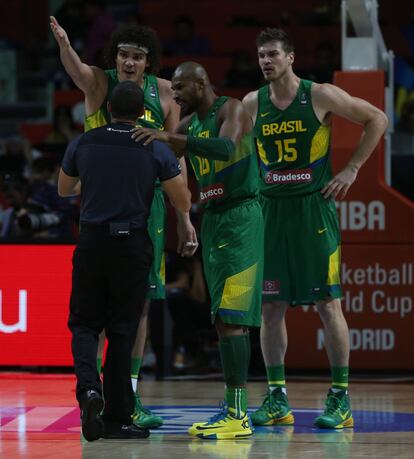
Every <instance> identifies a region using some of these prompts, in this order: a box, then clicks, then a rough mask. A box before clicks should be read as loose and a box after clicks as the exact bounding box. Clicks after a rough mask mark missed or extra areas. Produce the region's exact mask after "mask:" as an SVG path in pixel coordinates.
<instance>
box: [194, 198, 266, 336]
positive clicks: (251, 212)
mask: <svg viewBox="0 0 414 459" xmlns="http://www.w3.org/2000/svg"><path fill="white" fill-rule="evenodd" d="M201 242H202V250H203V265H204V273H205V276H206V281H207V286H208V290H209V293H210V297H211V321H212V323H214V321H215V319H216V314H219V316H220V318H221V320H222V321H223V322H224V323H227V324H235V325H245V326H247V327H259V326H260V322H261V310H262V308H261V283H262V276H263V216H262V211H261V208H260V204H259V202H258V200H257V199H253V200H251V201H245V202H242V203H240V204H238V205H237V206H235V207H232V208H230V209H227V210H223V211H219V212H217V211H212V210H206V211H205V212H204V215H203V223H202V227H201Z"/></svg>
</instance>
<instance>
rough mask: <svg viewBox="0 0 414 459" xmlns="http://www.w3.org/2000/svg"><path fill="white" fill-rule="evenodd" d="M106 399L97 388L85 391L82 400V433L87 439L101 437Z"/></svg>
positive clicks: (92, 439) (91, 439)
mask: <svg viewBox="0 0 414 459" xmlns="http://www.w3.org/2000/svg"><path fill="white" fill-rule="evenodd" d="M103 407H104V401H103V399H102V397H101V395H100V394H99V393H98V392H97V391H96V390H93V389H91V390H88V391H86V392H85V394H84V396H83V398H82V401H81V419H82V433H83V436H84V437H85V439H86V440H88V441H94V440H98V438H101V436H102V431H103V421H102V419H101V411H102V409H103Z"/></svg>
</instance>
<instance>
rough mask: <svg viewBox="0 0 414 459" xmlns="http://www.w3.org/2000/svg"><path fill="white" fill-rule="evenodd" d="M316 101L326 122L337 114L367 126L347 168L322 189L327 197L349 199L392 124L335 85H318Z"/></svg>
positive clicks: (313, 97)
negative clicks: (351, 190) (363, 169)
mask: <svg viewBox="0 0 414 459" xmlns="http://www.w3.org/2000/svg"><path fill="white" fill-rule="evenodd" d="M312 101H313V105H314V109H315V113H316V114H317V116H318V117H319V119H320V120H321V121H322V122H327V121H329V120H330V118H331V115H332V114H335V115H338V116H342V117H343V118H347V119H349V120H350V121H353V122H354V123H358V124H361V125H362V126H363V132H362V135H361V138H360V141H359V144H358V145H357V146H356V148H355V150H354V152H353V154H352V156H351V158H350V160H349V161H348V163H347V165H346V166H345V167H344V169H342V171H340V172H339V173H338V174H337V175H335V177H333V179H332V180H331V181H330V182H328V184H327V185H326V186H325V187H324V188H323V189H322V193H323V195H324V196H325V197H326V198H327V197H333V198H336V197H338V198H339V199H342V198H344V197H345V195H346V193H347V192H348V190H349V187H350V186H351V185H352V183H353V182H354V181H355V179H356V176H357V174H358V171H359V169H360V167H361V166H362V165H363V164H364V163H365V162H366V161H367V159H368V158H369V157H370V156H371V154H372V152H373V151H374V149H375V147H376V146H377V145H378V142H379V141H380V139H381V137H382V136H383V135H384V132H385V129H386V128H387V125H388V119H387V116H386V115H385V113H384V112H383V111H381V110H380V109H378V108H377V107H375V106H374V105H372V104H370V103H369V102H367V101H366V100H363V99H360V98H358V97H353V96H351V95H350V94H348V93H347V92H345V91H344V90H342V89H341V88H338V87H337V86H334V85H331V84H321V85H317V84H315V85H314V88H313V89H312Z"/></svg>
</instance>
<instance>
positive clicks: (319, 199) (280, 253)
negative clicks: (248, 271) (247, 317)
mask: <svg viewBox="0 0 414 459" xmlns="http://www.w3.org/2000/svg"><path fill="white" fill-rule="evenodd" d="M260 202H261V204H262V209H263V218H264V224H265V249H264V258H265V265H264V277H263V302H264V303H265V302H266V301H287V302H289V303H290V304H291V305H295V304H313V303H315V302H316V301H319V300H323V299H327V298H329V297H330V298H341V297H342V291H341V286H340V277H339V275H340V264H341V248H340V242H341V240H340V230H339V222H338V216H337V213H336V208H335V203H334V201H333V200H331V199H328V200H326V199H325V198H324V197H323V196H322V195H321V193H320V192H316V193H313V194H310V195H308V196H301V197H291V198H268V197H265V196H263V195H261V196H260Z"/></svg>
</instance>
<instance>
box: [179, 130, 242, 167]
mask: <svg viewBox="0 0 414 459" xmlns="http://www.w3.org/2000/svg"><path fill="white" fill-rule="evenodd" d="M187 150H188V151H190V152H191V153H194V154H196V155H197V156H202V157H204V158H207V159H217V160H218V161H228V160H229V159H230V157H231V155H232V154H233V153H234V151H235V150H236V145H235V144H234V142H233V141H232V140H231V139H229V138H228V137H212V138H208V137H207V138H205V137H193V136H190V135H189V136H187Z"/></svg>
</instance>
